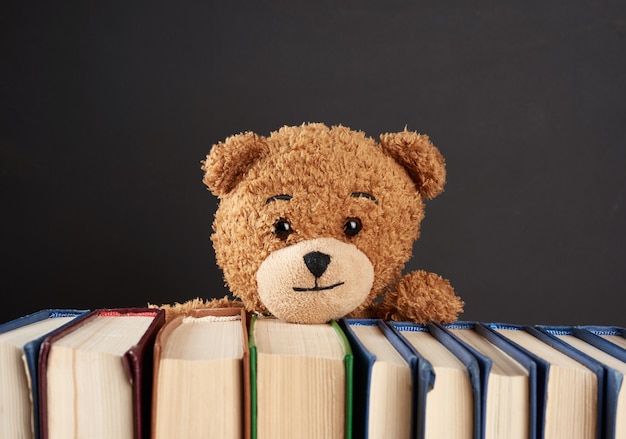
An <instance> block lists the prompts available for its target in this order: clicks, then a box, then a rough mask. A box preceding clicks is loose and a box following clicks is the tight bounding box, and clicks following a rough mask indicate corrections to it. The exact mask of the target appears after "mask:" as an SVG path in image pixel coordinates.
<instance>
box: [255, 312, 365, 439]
mask: <svg viewBox="0 0 626 439" xmlns="http://www.w3.org/2000/svg"><path fill="white" fill-rule="evenodd" d="M257 318H258V315H253V316H252V318H251V321H250V331H249V333H248V340H249V346H250V409H251V410H250V411H251V418H250V419H251V437H252V439H257V379H256V377H257V354H258V352H257V345H256V341H255V337H254V326H255V323H256V321H257ZM330 324H331V325H332V327H333V328H334V329H335V331H336V332H337V334H338V335H339V338H340V340H341V343H342V345H343V349H344V353H345V354H344V366H345V384H346V388H345V392H346V393H345V436H344V437H345V438H346V439H352V386H353V373H354V372H353V371H354V357H353V354H352V348H351V347H350V343H349V342H348V338H347V337H346V335H345V334H344V332H343V330H342V329H341V327H340V326H339V324H338V323H337V322H336V321H335V320H332V321H331V322H330Z"/></svg>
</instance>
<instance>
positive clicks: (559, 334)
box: [537, 325, 626, 437]
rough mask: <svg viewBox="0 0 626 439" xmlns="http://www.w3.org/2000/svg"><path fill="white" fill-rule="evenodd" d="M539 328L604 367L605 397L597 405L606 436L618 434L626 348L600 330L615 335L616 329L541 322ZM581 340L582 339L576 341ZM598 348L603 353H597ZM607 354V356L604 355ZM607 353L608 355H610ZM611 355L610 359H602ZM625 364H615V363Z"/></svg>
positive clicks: (597, 365)
mask: <svg viewBox="0 0 626 439" xmlns="http://www.w3.org/2000/svg"><path fill="white" fill-rule="evenodd" d="M537 328H538V329H539V330H540V331H542V332H545V333H547V334H550V335H551V336H553V337H555V338H558V339H559V340H560V341H561V342H563V343H566V344H567V345H568V347H569V348H571V349H573V350H575V351H576V352H577V353H578V354H579V355H581V356H582V357H584V358H585V360H586V361H587V362H589V363H590V364H593V365H595V366H594V367H601V368H602V369H603V376H604V382H603V383H602V386H599V387H602V392H603V400H602V401H601V405H600V404H598V406H599V410H600V413H601V419H602V424H603V425H602V431H603V434H604V435H605V437H615V431H616V427H617V423H618V412H617V410H618V400H619V396H620V392H621V391H622V386H623V381H624V371H625V369H626V367H625V366H626V351H625V350H624V349H622V348H621V347H619V346H617V345H614V344H612V343H611V342H609V341H607V340H606V339H604V338H602V337H601V336H600V335H599V334H600V333H606V334H609V333H612V334H615V333H617V332H619V331H616V329H617V328H609V327H605V328H602V329H601V328H600V327H589V328H588V329H583V328H582V327H576V326H562V325H554V326H548V325H538V326H537ZM577 340H579V341H580V342H577ZM595 350H597V351H600V352H601V354H596V353H595V352H596V351H595ZM602 353H603V354H606V356H603V355H602ZM607 356H608V357H607ZM601 357H604V358H609V357H610V359H607V360H604V359H602V358H601ZM616 362H617V363H623V364H619V365H617V366H612V365H614V364H615V363H616Z"/></svg>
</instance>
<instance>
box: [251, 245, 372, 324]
mask: <svg viewBox="0 0 626 439" xmlns="http://www.w3.org/2000/svg"><path fill="white" fill-rule="evenodd" d="M373 282H374V267H373V265H372V263H371V261H370V260H369V258H368V257H367V255H365V253H363V252H362V251H361V250H359V249H358V248H357V247H356V246H355V245H353V244H348V243H345V242H341V241H339V240H336V239H334V238H317V239H312V240H307V241H302V242H299V243H297V244H294V245H291V246H288V247H285V248H282V249H280V250H276V251H274V252H272V253H270V254H269V256H268V257H267V258H266V259H265V260H264V261H263V262H262V263H261V265H260V267H259V270H258V271H257V286H258V293H259V297H260V299H261V301H262V302H263V305H265V307H266V308H267V309H268V311H269V312H270V313H272V314H273V315H274V316H276V317H278V318H279V319H282V320H285V321H287V322H298V323H325V322H328V321H329V320H332V319H338V318H341V317H343V316H345V315H346V314H348V313H350V312H351V311H353V310H354V309H355V308H357V307H358V306H359V305H360V304H361V303H363V301H364V300H365V299H366V298H367V296H368V295H369V293H370V291H371V289H372V284H373Z"/></svg>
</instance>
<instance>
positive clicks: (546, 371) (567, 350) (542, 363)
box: [483, 323, 604, 439]
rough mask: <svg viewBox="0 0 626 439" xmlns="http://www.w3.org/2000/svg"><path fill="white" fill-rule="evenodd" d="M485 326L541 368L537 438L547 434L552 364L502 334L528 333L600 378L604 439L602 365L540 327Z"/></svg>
mask: <svg viewBox="0 0 626 439" xmlns="http://www.w3.org/2000/svg"><path fill="white" fill-rule="evenodd" d="M483 326H484V327H485V328H487V329H489V330H491V331H493V332H494V333H495V334H496V335H498V336H499V337H504V338H505V339H506V340H507V341H508V342H509V343H510V344H511V345H513V346H515V347H516V348H517V349H519V350H521V351H522V352H524V353H525V354H526V355H528V356H529V357H530V358H531V359H532V360H533V361H534V362H535V364H536V368H537V369H536V375H537V384H536V386H537V387H536V389H537V398H536V404H537V410H536V413H537V421H536V422H537V429H536V434H537V438H539V439H543V438H544V437H545V433H546V432H545V427H546V419H547V409H548V402H549V395H548V393H549V392H548V389H549V380H550V370H551V364H550V362H549V361H548V360H547V359H545V358H542V357H541V356H540V355H537V354H536V353H534V352H532V351H531V350H529V349H527V348H525V347H524V346H521V345H520V344H518V343H516V342H515V341H513V340H511V339H509V338H508V337H507V336H506V335H503V334H502V333H500V332H498V331H499V330H508V331H524V332H525V333H528V334H529V335H530V336H532V337H534V338H536V339H538V340H540V341H542V342H543V343H545V344H546V345H547V346H549V347H551V348H553V349H555V350H557V351H558V352H560V353H562V354H564V355H566V356H568V357H570V358H571V359H573V360H575V361H576V362H578V363H580V364H582V365H583V366H585V367H586V368H588V369H589V370H591V372H592V373H593V374H594V375H595V376H596V379H597V383H598V386H597V395H596V398H595V399H596V404H597V422H596V425H597V428H596V435H597V437H603V436H602V429H603V423H602V421H601V419H602V416H601V413H602V409H603V407H602V401H603V389H602V383H603V382H604V371H603V370H602V367H600V366H599V365H598V363H597V362H594V361H590V360H589V358H588V357H586V356H584V355H581V354H580V353H579V352H577V351H576V350H575V349H572V348H571V347H570V346H568V345H567V344H566V343H564V342H562V341H561V340H559V339H558V338H556V337H554V336H553V335H551V334H549V333H548V332H546V331H542V330H540V329H539V328H538V327H536V326H532V325H516V324H507V323H485V324H483Z"/></svg>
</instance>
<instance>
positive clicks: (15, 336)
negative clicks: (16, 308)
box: [0, 309, 88, 438]
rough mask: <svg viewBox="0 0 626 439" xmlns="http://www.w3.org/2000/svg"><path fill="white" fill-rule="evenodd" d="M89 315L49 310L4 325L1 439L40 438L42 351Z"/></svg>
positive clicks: (1, 329)
mask: <svg viewBox="0 0 626 439" xmlns="http://www.w3.org/2000/svg"><path fill="white" fill-rule="evenodd" d="M87 312H88V311H87V310H74V309H46V310H41V311H38V312H35V313H32V314H29V315H26V316H23V317H20V318H18V319H15V320H12V321H10V322H7V323H4V324H2V325H0V372H1V373H0V437H3V438H5V437H6V438H32V437H34V438H39V413H38V410H37V407H38V406H39V392H38V383H39V378H38V374H37V360H38V358H39V348H40V346H41V343H42V342H43V340H44V338H45V337H47V336H49V335H51V334H52V333H53V332H54V331H58V330H60V329H62V328H63V327H64V325H67V324H69V323H70V322H71V321H73V320H74V319H76V318H78V317H80V316H82V315H84V314H86V313H87Z"/></svg>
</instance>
